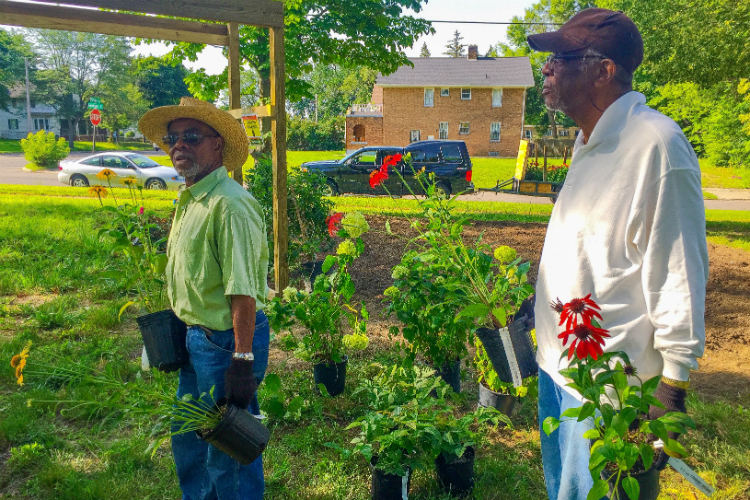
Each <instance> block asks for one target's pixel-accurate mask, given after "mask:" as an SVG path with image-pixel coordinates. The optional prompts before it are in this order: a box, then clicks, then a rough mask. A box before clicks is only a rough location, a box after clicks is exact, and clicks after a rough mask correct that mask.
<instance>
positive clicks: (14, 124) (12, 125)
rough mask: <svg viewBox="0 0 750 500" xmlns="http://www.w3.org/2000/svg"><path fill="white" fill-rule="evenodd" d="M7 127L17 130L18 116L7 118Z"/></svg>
mask: <svg viewBox="0 0 750 500" xmlns="http://www.w3.org/2000/svg"><path fill="white" fill-rule="evenodd" d="M8 128H9V129H10V130H18V118H9V119H8Z"/></svg>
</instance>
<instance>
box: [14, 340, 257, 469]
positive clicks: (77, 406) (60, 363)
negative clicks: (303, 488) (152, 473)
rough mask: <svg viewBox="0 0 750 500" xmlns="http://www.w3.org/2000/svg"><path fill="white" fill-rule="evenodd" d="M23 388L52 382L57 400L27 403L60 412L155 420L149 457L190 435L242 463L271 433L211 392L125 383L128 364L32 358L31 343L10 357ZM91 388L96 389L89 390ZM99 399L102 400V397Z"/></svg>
mask: <svg viewBox="0 0 750 500" xmlns="http://www.w3.org/2000/svg"><path fill="white" fill-rule="evenodd" d="M11 366H12V367H13V368H15V370H16V380H17V382H18V384H19V385H21V386H23V385H25V384H28V383H29V382H32V383H34V384H35V385H37V386H42V385H47V384H50V383H51V384H52V385H53V387H55V388H56V390H57V391H60V392H61V394H62V397H61V398H60V399H55V398H53V399H30V400H29V404H37V405H54V406H55V407H56V410H59V411H60V412H62V413H67V412H69V411H70V412H79V413H84V414H86V415H88V416H89V418H90V417H94V416H97V417H100V418H104V419H105V420H109V419H113V418H118V417H122V416H125V415H145V416H149V417H155V424H154V428H153V431H152V433H151V435H152V436H153V440H152V442H151V444H150V445H149V450H151V451H152V455H153V453H155V452H156V450H157V449H158V448H159V446H160V445H161V444H162V443H163V442H164V441H165V440H167V439H169V438H170V437H171V436H173V435H176V434H183V433H186V432H195V433H196V434H197V435H198V437H200V438H201V439H204V440H205V441H207V442H209V443H211V444H212V445H214V446H215V447H217V448H218V449H220V450H221V451H223V452H224V453H226V454H228V455H229V456H231V457H232V458H234V459H235V460H237V461H238V462H240V463H242V464H243V465H247V464H249V463H251V462H253V461H254V460H255V459H256V458H258V456H260V454H261V453H262V452H263V450H265V448H266V446H267V444H268V441H269V439H270V432H269V431H268V429H267V428H266V427H265V426H263V424H261V423H260V421H258V420H257V419H256V418H255V417H254V416H253V415H252V414H250V412H248V411H243V410H240V409H239V408H237V407H235V406H232V405H227V404H226V403H225V401H222V400H219V401H218V402H217V401H215V399H214V396H213V388H212V389H211V391H210V392H209V393H208V394H201V396H200V398H199V399H194V398H192V397H191V396H187V397H184V398H178V397H177V396H176V395H175V394H174V393H172V392H167V390H164V389H162V388H151V387H149V386H148V385H147V384H146V383H145V382H144V381H143V380H142V379H136V380H128V377H127V373H126V372H125V370H123V369H121V367H127V363H125V362H120V363H118V360H105V359H102V360H101V362H100V363H98V364H97V365H96V366H92V365H91V364H84V363H81V362H80V361H77V360H75V359H71V358H68V357H64V356H60V355H56V354H54V353H52V352H50V351H49V350H46V351H45V350H43V349H40V350H38V351H36V352H35V353H34V356H31V342H28V343H27V344H26V346H25V347H24V349H23V350H22V351H21V352H20V353H19V354H17V355H15V356H13V358H12V359H11ZM91 388H95V389H96V390H95V391H91ZM102 395H104V397H102Z"/></svg>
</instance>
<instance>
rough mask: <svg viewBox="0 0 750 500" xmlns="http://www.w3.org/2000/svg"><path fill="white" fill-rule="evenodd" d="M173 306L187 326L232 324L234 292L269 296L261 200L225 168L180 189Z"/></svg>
mask: <svg viewBox="0 0 750 500" xmlns="http://www.w3.org/2000/svg"><path fill="white" fill-rule="evenodd" d="M167 257H168V258H169V260H168V263H167V272H166V275H167V288H168V292H169V299H170V302H171V304H172V309H173V310H174V312H175V314H177V316H178V317H179V318H180V319H181V320H183V321H184V322H185V323H187V324H188V325H203V326H205V327H208V328H211V329H212V330H228V329H230V328H232V312H231V297H230V295H249V296H251V297H253V298H255V302H256V308H257V309H258V310H261V309H262V308H263V307H264V305H265V301H266V297H267V296H268V284H267V282H266V278H267V274H268V242H267V241H266V224H265V221H264V220H263V210H262V208H261V206H260V204H259V203H258V202H257V201H256V200H255V198H253V197H252V195H251V194H250V193H248V192H247V191H246V190H245V189H244V188H243V187H242V186H241V185H239V184H238V183H237V182H235V181H234V180H232V179H230V178H229V175H228V174H227V171H226V169H225V168H224V167H221V168H219V169H217V170H215V171H213V172H211V173H210V174H209V175H208V176H206V177H205V178H203V179H201V180H200V181H198V182H197V183H195V184H194V185H192V186H190V187H189V188H186V189H184V190H182V191H180V194H179V198H178V201H177V211H176V213H175V217H174V222H173V223H172V231H171V233H170V234H169V242H168V244H167Z"/></svg>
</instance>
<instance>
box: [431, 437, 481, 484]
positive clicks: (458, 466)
mask: <svg viewBox="0 0 750 500" xmlns="http://www.w3.org/2000/svg"><path fill="white" fill-rule="evenodd" d="M435 468H436V469H437V477H438V484H440V487H441V488H442V489H444V490H445V491H447V492H448V493H450V494H451V496H464V495H468V494H469V493H471V490H473V489H474V448H472V447H471V446H469V447H468V448H466V451H464V454H463V455H462V456H461V458H459V459H458V460H454V461H451V462H448V461H446V459H445V456H444V455H443V454H442V453H441V454H440V455H438V457H437V458H436V459H435Z"/></svg>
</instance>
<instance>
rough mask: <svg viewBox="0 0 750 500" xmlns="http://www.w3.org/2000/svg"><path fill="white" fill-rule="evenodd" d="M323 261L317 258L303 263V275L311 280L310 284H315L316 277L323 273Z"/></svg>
mask: <svg viewBox="0 0 750 500" xmlns="http://www.w3.org/2000/svg"><path fill="white" fill-rule="evenodd" d="M323 262H324V261H322V260H316V261H313V262H304V263H303V264H302V275H303V276H304V277H305V279H306V280H309V281H310V286H312V285H314V284H315V278H317V277H318V276H320V275H321V274H323Z"/></svg>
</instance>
